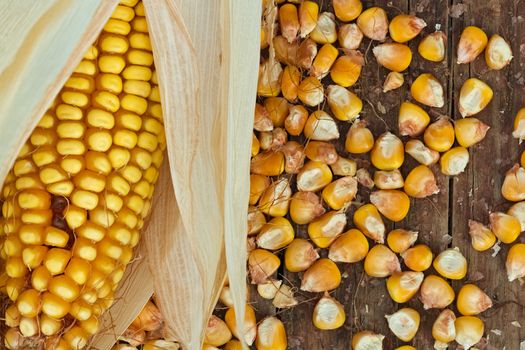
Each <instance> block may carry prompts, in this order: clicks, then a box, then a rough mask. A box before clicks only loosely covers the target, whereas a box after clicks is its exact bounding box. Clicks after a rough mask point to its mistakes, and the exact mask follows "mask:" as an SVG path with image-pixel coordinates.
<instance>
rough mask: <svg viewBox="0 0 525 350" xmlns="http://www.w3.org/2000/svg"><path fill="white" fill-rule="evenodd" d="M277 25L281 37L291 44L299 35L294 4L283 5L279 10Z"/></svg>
mask: <svg viewBox="0 0 525 350" xmlns="http://www.w3.org/2000/svg"><path fill="white" fill-rule="evenodd" d="M279 24H280V27H281V35H282V36H283V37H284V38H285V39H286V40H288V42H289V43H291V42H293V41H294V40H295V38H297V34H298V33H299V15H298V13H297V7H296V6H295V5H294V4H284V5H283V6H281V7H280V8H279Z"/></svg>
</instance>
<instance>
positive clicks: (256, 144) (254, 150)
mask: <svg viewBox="0 0 525 350" xmlns="http://www.w3.org/2000/svg"><path fill="white" fill-rule="evenodd" d="M252 135H253V136H252V157H255V156H256V155H257V154H259V150H260V147H261V145H260V143H259V140H258V139H257V136H255V133H254V134H252Z"/></svg>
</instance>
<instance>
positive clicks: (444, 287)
mask: <svg viewBox="0 0 525 350" xmlns="http://www.w3.org/2000/svg"><path fill="white" fill-rule="evenodd" d="M420 294H421V297H420V299H421V302H422V303H423V308H424V309H425V310H427V309H432V308H437V309H443V308H446V307H447V306H449V305H450V304H452V302H453V301H454V298H455V296H456V295H455V293H454V289H452V287H451V286H450V284H448V282H447V281H446V280H444V279H443V278H441V277H439V276H435V275H428V276H426V277H425V279H424V280H423V283H422V284H421V288H420Z"/></svg>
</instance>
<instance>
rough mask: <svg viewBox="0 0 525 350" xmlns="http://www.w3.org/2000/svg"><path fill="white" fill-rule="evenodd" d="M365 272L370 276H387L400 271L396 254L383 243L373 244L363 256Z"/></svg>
mask: <svg viewBox="0 0 525 350" xmlns="http://www.w3.org/2000/svg"><path fill="white" fill-rule="evenodd" d="M364 266H365V272H366V274H367V275H368V276H371V277H388V276H390V275H392V274H393V273H395V272H400V271H401V266H400V265H399V259H398V258H397V256H396V254H394V252H393V251H391V250H390V248H388V247H387V246H385V245H383V244H376V245H375V246H373V247H372V248H371V249H370V251H369V252H368V254H367V255H366V258H365V265H364Z"/></svg>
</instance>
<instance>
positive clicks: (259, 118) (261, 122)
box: [253, 103, 273, 132]
mask: <svg viewBox="0 0 525 350" xmlns="http://www.w3.org/2000/svg"><path fill="white" fill-rule="evenodd" d="M253 129H254V130H256V131H261V132H262V131H272V130H273V121H272V120H271V119H270V114H269V113H268V110H267V109H266V107H264V106H263V105H261V104H259V103H256V104H255V112H254V117H253Z"/></svg>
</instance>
